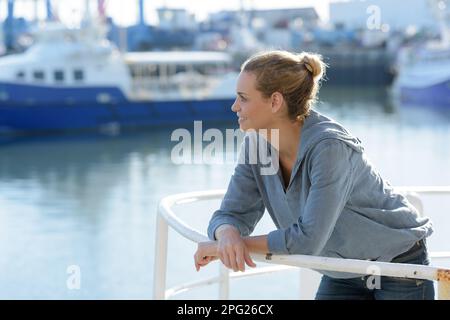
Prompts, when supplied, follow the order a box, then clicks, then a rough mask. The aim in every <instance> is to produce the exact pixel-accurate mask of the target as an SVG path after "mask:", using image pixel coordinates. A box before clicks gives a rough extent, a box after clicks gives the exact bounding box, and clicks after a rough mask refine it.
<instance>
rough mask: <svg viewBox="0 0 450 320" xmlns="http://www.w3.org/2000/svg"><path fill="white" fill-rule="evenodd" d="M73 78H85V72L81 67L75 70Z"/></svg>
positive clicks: (77, 79) (79, 79)
mask: <svg viewBox="0 0 450 320" xmlns="http://www.w3.org/2000/svg"><path fill="white" fill-rule="evenodd" d="M73 78H74V80H75V81H83V80H84V72H83V70H81V69H75V70H74V71H73Z"/></svg>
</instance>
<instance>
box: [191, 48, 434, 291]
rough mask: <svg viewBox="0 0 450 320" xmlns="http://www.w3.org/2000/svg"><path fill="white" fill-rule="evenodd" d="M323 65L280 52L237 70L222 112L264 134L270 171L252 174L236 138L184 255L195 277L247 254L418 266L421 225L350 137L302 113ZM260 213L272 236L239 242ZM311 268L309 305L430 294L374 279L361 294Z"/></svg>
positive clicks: (360, 281)
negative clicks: (236, 150)
mask: <svg viewBox="0 0 450 320" xmlns="http://www.w3.org/2000/svg"><path fill="white" fill-rule="evenodd" d="M324 69H325V65H324V63H323V62H322V60H321V59H320V56H318V55H315V54H310V53H301V54H293V53H289V52H284V51H271V52H266V53H262V54H258V55H255V56H253V57H251V58H250V59H249V60H247V61H246V62H245V63H244V64H243V66H242V70H241V73H240V75H239V78H238V82H237V96H238V97H237V98H236V101H235V103H234V104H233V106H232V110H233V111H234V112H236V113H237V116H238V118H239V125H240V128H241V130H244V131H247V132H249V131H255V132H257V133H260V132H263V131H264V132H269V134H267V137H266V139H267V142H268V143H269V144H270V147H269V153H270V152H273V153H276V155H277V157H278V161H279V170H277V171H276V172H275V173H274V174H271V175H270V174H262V170H261V169H262V164H261V163H260V162H258V163H249V161H248V160H249V156H251V155H250V153H251V149H250V148H248V144H249V143H250V142H251V140H250V139H245V140H244V143H243V147H244V149H243V151H242V152H241V155H243V157H244V160H245V161H242V162H240V163H238V165H237V166H236V168H235V173H234V174H233V176H232V177H231V181H230V184H229V186H228V190H227V192H226V194H225V196H224V199H223V201H222V204H221V207H220V209H219V210H218V211H216V212H215V213H214V215H213V216H212V218H211V221H210V223H209V227H208V236H209V238H210V239H211V240H212V241H209V242H203V243H200V244H199V245H198V249H197V252H196V253H195V255H194V259H195V266H196V268H197V271H198V270H199V269H200V267H202V266H205V265H207V264H208V263H209V262H210V261H212V260H215V259H217V258H220V260H221V262H222V263H223V264H224V265H225V266H227V267H228V268H230V269H233V270H234V271H238V270H240V271H244V269H245V265H248V266H250V267H254V266H255V264H254V262H253V261H252V259H251V257H250V255H249V252H258V253H268V252H270V253H273V254H306V255H318V256H326V257H341V258H350V259H363V260H373V261H387V262H389V261H392V262H399V263H415V264H428V256H427V250H426V244H425V238H426V237H428V236H429V235H431V233H432V225H431V222H430V220H429V219H428V218H420V217H419V216H418V213H417V210H416V209H415V208H414V207H413V206H412V205H411V204H410V203H409V202H408V201H407V200H406V198H405V197H404V196H402V195H400V194H399V193H398V192H397V191H396V190H395V189H394V188H392V187H391V186H390V185H389V183H388V182H386V181H385V180H383V178H381V177H380V175H379V174H378V173H377V171H376V170H375V168H374V167H373V166H372V164H371V163H370V162H369V160H368V159H367V157H366V155H365V153H364V149H363V147H362V146H361V141H360V140H359V139H358V138H356V137H354V136H352V135H351V134H350V133H349V132H348V131H347V130H346V129H345V128H343V127H342V126H341V125H340V124H339V123H337V122H335V121H334V120H332V119H330V118H328V117H326V116H324V115H322V114H320V113H318V112H317V111H315V110H313V109H312V108H311V106H312V104H313V102H314V101H315V99H316V95H317V92H318V88H319V82H320V80H321V78H322V75H323V73H324ZM273 130H276V132H278V136H279V140H278V141H275V138H276V135H271V134H270V132H273ZM247 137H248V135H247V136H246V138H247ZM249 150H250V151H249ZM265 209H267V211H268V213H269V214H270V216H271V218H272V219H273V221H274V223H275V225H276V227H277V230H274V231H272V232H270V233H269V234H267V235H262V236H249V235H250V234H251V232H252V231H253V229H254V227H255V225H256V223H257V222H258V221H259V220H260V218H261V217H262V215H263V213H264V211H265ZM318 271H320V270H318ZM320 272H321V273H323V276H322V280H321V283H320V286H319V290H318V292H317V295H316V299H433V298H434V288H433V283H432V281H418V280H410V279H399V278H390V277H381V285H380V288H375V289H371V288H370V287H368V286H367V281H366V278H367V277H364V276H363V277H361V275H358V274H351V273H342V272H328V271H320Z"/></svg>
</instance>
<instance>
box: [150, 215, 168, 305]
mask: <svg viewBox="0 0 450 320" xmlns="http://www.w3.org/2000/svg"><path fill="white" fill-rule="evenodd" d="M168 229H169V228H168V225H167V221H166V220H165V219H164V218H163V217H162V215H161V214H160V212H159V209H158V214H157V218H156V239H155V268H154V273H153V299H155V300H164V299H165V298H166V273H167V242H168V241H167V239H168Z"/></svg>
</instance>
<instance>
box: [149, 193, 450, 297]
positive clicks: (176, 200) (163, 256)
mask: <svg viewBox="0 0 450 320" xmlns="http://www.w3.org/2000/svg"><path fill="white" fill-rule="evenodd" d="M398 189H399V190H401V192H402V193H404V194H405V195H406V196H407V197H408V199H409V200H411V202H412V204H413V205H414V206H416V208H418V211H419V212H420V213H421V214H422V213H423V212H422V208H423V206H422V203H421V200H420V198H419V194H421V195H422V194H423V195H425V194H431V195H442V194H445V195H450V186H445V187H399V188H398ZM224 194H225V190H211V191H201V192H190V193H182V194H176V195H172V196H168V197H165V198H163V199H161V201H160V202H159V205H158V215H157V225H156V242H155V246H156V250H155V254H156V256H155V267H154V274H153V298H154V299H169V298H171V297H173V296H175V295H176V294H179V293H181V292H184V291H186V290H190V289H193V288H197V287H202V286H207V285H211V284H216V283H218V284H219V299H222V300H226V299H228V298H229V280H230V278H231V279H233V278H241V277H248V276H253V275H259V274H263V273H269V272H279V271H285V270H288V269H298V268H299V267H300V268H309V269H319V270H328V271H338V272H350V273H357V274H366V275H375V276H389V277H398V278H411V279H427V280H433V281H437V284H438V299H440V300H450V269H446V268H440V267H435V266H426V265H416V264H403V263H388V262H376V261H367V260H355V259H341V258H327V257H318V256H308V255H271V254H267V255H264V254H256V253H251V257H252V258H253V259H254V260H255V261H261V262H264V263H270V264H276V265H277V266H269V267H259V268H256V269H253V270H249V271H245V272H244V273H241V272H239V273H238V272H229V270H228V269H226V267H224V266H223V265H222V264H221V263H220V264H219V265H220V270H219V274H218V275H217V276H214V277H210V278H206V279H202V280H196V281H192V282H188V283H184V284H181V285H178V286H175V287H172V288H169V289H166V276H167V247H168V226H169V225H170V226H171V227H172V228H173V229H174V230H175V231H177V232H178V233H179V234H180V235H182V236H183V237H185V238H186V239H189V240H191V241H193V242H196V243H198V242H202V241H208V240H209V239H208V238H207V237H206V236H205V235H204V234H202V233H200V232H199V231H197V230H195V229H193V228H191V227H190V226H188V225H187V224H186V223H185V222H184V221H182V220H181V219H180V218H179V217H177V216H176V215H175V213H174V212H173V210H172V207H173V206H174V205H180V204H184V203H192V202H197V201H203V200H213V199H220V198H222V197H223V195H224ZM430 257H431V258H433V259H447V258H450V252H431V253H430Z"/></svg>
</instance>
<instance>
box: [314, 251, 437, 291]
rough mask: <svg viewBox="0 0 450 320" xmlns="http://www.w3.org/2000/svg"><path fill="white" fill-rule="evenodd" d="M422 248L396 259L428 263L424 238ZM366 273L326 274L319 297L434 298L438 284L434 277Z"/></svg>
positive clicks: (398, 260)
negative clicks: (343, 276)
mask: <svg viewBox="0 0 450 320" xmlns="http://www.w3.org/2000/svg"><path fill="white" fill-rule="evenodd" d="M421 245H422V248H421V250H415V252H412V253H409V254H406V255H404V254H403V255H401V257H400V258H399V259H397V258H394V259H393V260H392V262H398V263H408V264H422V265H428V264H429V260H428V253H427V248H426V244H425V243H424V242H423V243H422V244H421ZM378 280H379V281H378V283H377V279H376V278H374V276H370V275H367V276H364V277H359V278H351V279H336V278H331V277H328V276H325V275H324V276H322V280H321V282H320V285H319V289H318V290H317V294H316V300H433V299H434V285H433V281H431V280H420V279H405V278H395V277H384V276H382V277H380V278H379V279H378Z"/></svg>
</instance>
